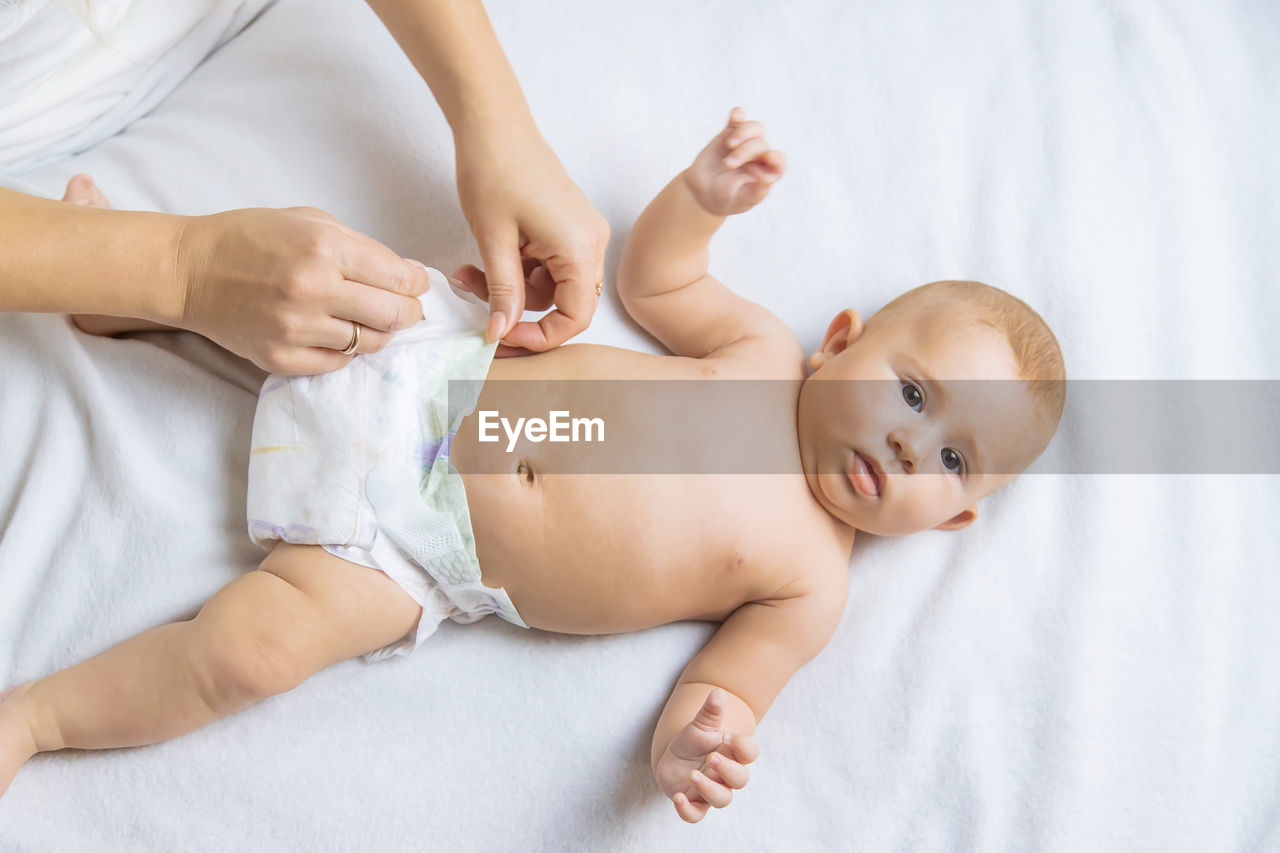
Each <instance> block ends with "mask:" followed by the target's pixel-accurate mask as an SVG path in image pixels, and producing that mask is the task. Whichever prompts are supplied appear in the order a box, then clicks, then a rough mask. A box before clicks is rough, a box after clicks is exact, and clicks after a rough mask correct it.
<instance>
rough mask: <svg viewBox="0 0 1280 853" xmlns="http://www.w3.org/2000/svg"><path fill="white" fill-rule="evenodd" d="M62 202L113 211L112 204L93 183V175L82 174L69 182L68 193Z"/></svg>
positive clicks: (64, 194) (64, 195)
mask: <svg viewBox="0 0 1280 853" xmlns="http://www.w3.org/2000/svg"><path fill="white" fill-rule="evenodd" d="M62 200H63V201H69V202H71V203H72V204H78V205H82V206H88V207H100V208H102V209H104V210H110V209H111V202H109V201H107V197H106V196H105V195H103V194H102V190H100V189H98V185H97V184H95V183H94V182H93V176H92V175H84V174H80V175H76V176H75V177H74V178H72V179H71V180H69V181H67V191H66V192H65V193H63V195H62Z"/></svg>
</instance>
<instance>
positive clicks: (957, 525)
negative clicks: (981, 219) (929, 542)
mask: <svg viewBox="0 0 1280 853" xmlns="http://www.w3.org/2000/svg"><path fill="white" fill-rule="evenodd" d="M977 517H978V505H977V504H974V505H973V506H971V507H969V508H968V509H962V510H960V511H959V512H957V513H956V514H955V515H953V516H951V517H950V518H948V519H947V520H946V521H944V522H942V523H941V524H939V525H938V526H937V527H935V528H933V529H934V530H963V529H964V528H966V527H968V526H969V525H970V524H973V522H974V519H976V518H977Z"/></svg>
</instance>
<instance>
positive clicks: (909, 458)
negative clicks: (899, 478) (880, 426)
mask: <svg viewBox="0 0 1280 853" xmlns="http://www.w3.org/2000/svg"><path fill="white" fill-rule="evenodd" d="M889 445H890V446H891V447H892V448H893V452H894V453H896V454H898V459H899V460H901V462H902V467H903V468H904V469H905V470H906V472H907V473H908V474H911V473H913V472H914V471H915V469H916V452H915V448H914V447H913V446H912V445H911V443H910V440H909V439H908V438H907V436H906V435H905V434H904V433H902V432H898V431H894V432H891V433H889Z"/></svg>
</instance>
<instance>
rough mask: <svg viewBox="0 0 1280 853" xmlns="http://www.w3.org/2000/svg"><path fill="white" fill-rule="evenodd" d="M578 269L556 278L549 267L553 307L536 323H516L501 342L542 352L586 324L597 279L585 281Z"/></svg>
mask: <svg viewBox="0 0 1280 853" xmlns="http://www.w3.org/2000/svg"><path fill="white" fill-rule="evenodd" d="M580 269H581V268H580V267H579V268H577V269H573V268H571V271H569V272H568V274H566V275H564V277H563V278H557V277H556V273H557V271H556V270H554V269H553V270H551V275H552V277H553V278H556V286H555V305H556V310H554V311H552V312H551V313H549V314H547V315H546V316H544V317H543V318H542V319H540V320H538V322H537V323H527V322H526V323H519V324H517V325H516V327H515V328H514V329H512V330H511V331H510V332H508V333H507V336H506V338H505V342H506V343H507V344H510V345H511V346H517V347H524V348H525V349H530V350H533V351H535V352H542V351H545V350H549V349H551V348H552V347H557V346H559V345H560V344H562V343H564V342H565V341H567V340H569V338H571V337H573V336H574V335H576V334H578V333H579V332H581V331H582V330H583V329H585V328H587V325H588V324H589V323H590V322H591V314H592V312H594V311H595V307H596V299H597V297H596V281H597V279H591V281H587V278H586V277H585V276H583V275H582V274H581V273H580V272H579V271H578V270H580Z"/></svg>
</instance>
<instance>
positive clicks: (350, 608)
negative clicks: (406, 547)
mask: <svg viewBox="0 0 1280 853" xmlns="http://www.w3.org/2000/svg"><path fill="white" fill-rule="evenodd" d="M421 612H422V609H421V608H420V607H419V606H418V605H417V603H416V602H414V600H413V599H412V598H410V597H409V595H408V594H407V593H405V592H404V591H403V590H402V589H400V587H399V586H397V585H396V584H395V582H393V581H392V580H391V579H390V578H388V577H387V576H386V575H384V574H382V573H381V572H379V571H376V570H374V569H369V568H365V567H364V566H358V565H355V564H354V563H348V562H347V561H345V560H341V559H339V558H337V557H335V556H333V555H332V554H330V553H328V552H327V551H325V550H324V549H323V548H320V547H318V546H299V545H287V544H281V545H277V546H276V548H275V549H274V550H273V551H272V552H271V553H270V554H269V555H268V556H267V558H266V559H265V560H264V561H263V562H262V565H261V566H259V568H258V570H257V571H253V572H249V573H248V574H246V575H243V576H241V577H239V578H236V579H235V580H234V581H232V582H231V583H229V584H227V585H226V586H225V587H223V588H222V590H221V591H219V592H218V593H217V594H216V595H215V596H214V597H213V598H211V599H209V601H208V602H206V603H205V605H204V607H203V608H202V609H201V610H200V613H199V614H198V615H197V616H196V617H195V618H194V619H191V620H189V621H186V622H174V623H172V624H169V625H162V626H160V627H158V628H153V629H151V630H150V631H146V632H144V633H142V634H139V635H138V636H136V637H133V638H132V639H130V640H126V641H125V642H123V643H121V644H120V645H118V646H115V647H114V648H111V649H108V650H107V651H105V652H103V653H102V654H100V655H98V656H97V657H94V658H91V659H89V660H87V661H85V662H84V663H81V664H77V665H76V666H73V667H69V668H67V669H64V670H61V671H59V672H55V673H53V674H52V675H49V676H46V677H45V678H42V679H39V680H38V681H32V682H27V683H26V684H22V685H19V686H18V687H17V688H15V689H14V690H13V691H12V692H10V693H9V695H8V696H7V697H5V698H4V699H0V795H2V794H3V793H4V790H5V789H6V788H7V787H8V785H9V782H10V780H12V778H13V775H14V774H15V773H16V772H17V770H18V768H19V767H21V766H22V764H23V763H25V762H26V760H27V759H29V758H30V757H31V756H32V755H34V754H35V753H36V752H44V751H48V750H55V749H63V748H66V747H72V748H76V749H106V748H110V747H119V746H141V745H143V744H148V743H155V742H157V741H161V740H167V739H169V738H174V737H177V736H178V735H181V734H185V733H186V732H189V731H192V730H194V729H197V728H199V727H201V726H203V725H206V724H208V723H211V722H213V721H214V720H216V719H218V718H220V717H224V716H226V715H228V714H232V713H234V712H236V711H239V710H241V709H243V708H246V707H248V706H249V705H252V704H253V703H255V702H258V701H260V700H262V699H265V698H267V697H268V696H273V695H275V694H277V693H283V692H285V691H287V690H292V689H293V688H294V687H296V686H298V685H299V684H301V683H302V682H303V681H305V680H306V679H307V678H309V677H310V676H311V675H312V674H313V673H315V672H317V671H318V670H320V669H323V668H324V667H326V666H329V665H331V664H334V663H338V662H339V661H343V660H346V659H348V658H352V657H355V656H357V655H361V654H364V653H366V652H371V651H374V650H375V649H379V648H381V647H383V646H385V645H387V644H389V643H392V642H395V641H396V640H398V639H400V638H401V637H403V636H405V634H407V633H408V632H409V631H410V630H411V629H412V628H413V627H414V625H415V624H416V623H417V620H418V617H419V616H420V615H421Z"/></svg>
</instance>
